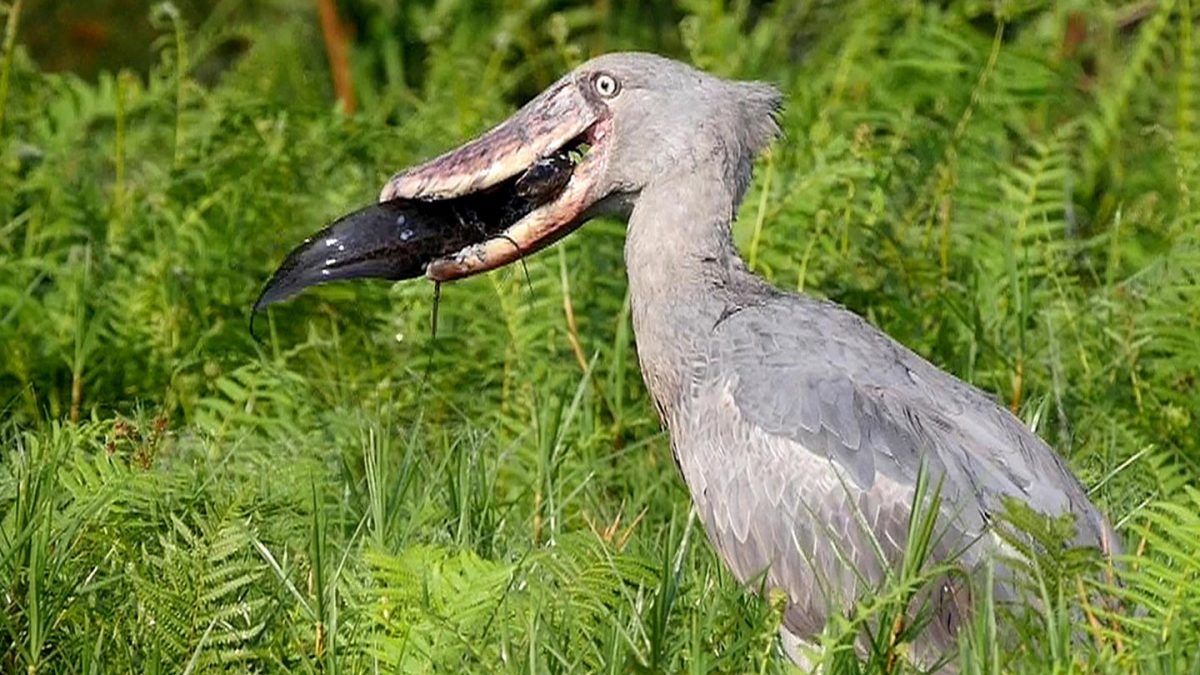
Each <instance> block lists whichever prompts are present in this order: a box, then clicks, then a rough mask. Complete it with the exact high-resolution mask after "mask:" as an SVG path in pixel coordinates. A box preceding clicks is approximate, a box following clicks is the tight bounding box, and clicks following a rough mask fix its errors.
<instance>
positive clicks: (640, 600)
mask: <svg viewBox="0 0 1200 675" xmlns="http://www.w3.org/2000/svg"><path fill="white" fill-rule="evenodd" d="M311 5H312V3H309V2H301V1H300V0H271V1H270V2H266V1H264V2H259V3H251V4H250V5H246V7H245V8H243V7H242V6H241V5H238V4H237V3H222V4H220V5H219V7H218V9H217V11H216V13H215V14H214V18H213V19H211V20H207V21H204V22H202V23H193V24H189V23H188V22H187V21H185V19H184V18H182V16H183V15H181V14H180V13H179V12H177V11H174V8H173V7H172V6H171V5H169V4H168V5H160V6H158V7H156V8H154V9H153V11H150V10H147V11H146V15H145V18H146V20H147V22H149V25H150V26H151V27H152V28H153V29H154V30H155V31H157V33H156V34H157V36H158V38H157V39H156V40H155V41H154V42H153V44H152V45H150V46H151V48H152V49H153V50H154V51H155V53H156V54H157V63H158V65H157V66H156V67H154V68H153V69H152V70H151V71H150V72H149V73H145V74H135V73H132V72H119V73H102V74H100V75H99V76H98V77H97V78H96V79H95V80H94V81H85V80H83V79H81V78H79V77H77V76H75V75H71V74H69V73H46V72H41V71H40V70H39V69H38V68H37V67H36V66H35V65H34V64H33V63H32V61H31V60H30V58H29V57H28V56H27V54H26V53H25V51H24V49H23V48H22V42H21V38H20V34H19V33H16V32H15V31H17V30H18V27H19V25H20V24H19V23H18V22H17V21H15V16H16V15H15V14H14V13H13V12H12V8H14V7H18V6H19V5H18V4H14V3H10V4H8V5H4V6H3V8H4V9H3V11H5V12H6V15H5V19H6V21H5V22H4V25H6V26H8V27H9V28H8V31H9V32H8V33H7V34H6V39H5V40H4V41H3V42H2V43H0V44H3V45H4V53H3V54H2V55H0V57H2V58H0V67H2V68H3V70H2V71H0V271H2V272H3V274H0V344H3V345H4V349H3V351H2V352H0V411H2V414H3V416H4V420H3V423H2V424H0V605H2V606H0V670H3V671H5V672H8V671H25V672H44V671H54V672H58V671H65V672H71V671H89V672H90V671H96V672H104V671H115V672H181V671H185V672H200V671H204V672H208V671H229V672H244V671H246V670H251V671H284V670H287V671H291V670H295V671H310V670H325V671H329V672H336V671H346V672H365V671H372V672H375V671H390V670H406V671H416V672H425V671H427V670H430V669H434V670H438V671H442V670H451V669H460V670H465V671H470V672H491V671H496V670H500V671H514V672H516V671H528V672H684V671H687V672H697V673H699V672H714V671H715V672H757V673H763V672H781V671H786V670H788V669H789V668H790V666H788V665H787V664H786V663H785V662H784V661H783V660H782V659H781V658H779V656H778V654H777V650H778V648H777V642H776V638H775V636H776V633H777V630H778V627H779V622H780V611H779V610H780V605H779V604H778V603H777V602H776V600H778V599H773V598H770V597H767V598H760V597H758V596H756V595H754V594H751V593H747V592H746V591H745V590H744V589H742V588H741V587H740V586H739V584H737V583H736V582H735V581H734V580H733V579H732V578H731V577H730V576H729V575H728V573H727V572H725V571H724V570H723V568H722V567H721V565H720V563H719V562H718V561H717V560H716V558H715V556H714V554H713V552H712V551H711V549H710V548H709V547H708V545H707V543H706V542H705V541H704V537H703V535H702V532H701V529H700V528H699V527H698V525H697V524H696V522H695V520H694V519H693V517H692V516H691V515H690V512H689V502H688V497H687V494H686V491H685V490H684V488H683V486H682V484H681V481H680V480H679V478H678V476H677V474H676V471H675V467H674V465H673V461H672V459H671V455H670V451H669V448H668V447H667V443H666V440H665V438H664V436H663V435H662V434H661V433H660V432H659V429H658V421H657V417H656V415H655V413H654V411H653V409H652V407H651V406H650V405H649V404H648V401H647V399H646V395H645V393H644V391H643V389H642V385H641V382H640V377H639V376H638V375H637V364H636V358H635V356H634V344H633V338H632V333H631V329H630V326H629V298H628V295H627V292H626V288H625V283H624V275H623V272H622V268H621V264H622V261H621V241H622V235H623V230H622V226H621V225H620V224H619V223H614V222H607V221H601V222H596V223H592V224H590V225H588V227H586V228H583V230H582V231H581V232H579V233H578V234H577V235H575V236H573V237H572V238H570V239H568V240H566V241H564V242H562V243H561V244H559V245H558V246H557V247H556V249H555V250H551V251H548V252H545V253H542V254H540V255H537V256H534V257H533V258H531V259H529V260H528V279H526V277H525V274H524V273H523V271H522V270H520V269H519V268H518V269H514V270H504V271H499V272H496V273H493V274H490V275H487V276H485V277H481V278H477V279H473V280H470V281H467V282H464V283H460V284H455V285H453V286H449V287H447V288H445V289H444V292H443V296H442V305H441V308H440V321H439V335H438V337H437V339H436V340H434V339H432V338H431V337H430V336H429V304H430V298H431V290H430V289H429V288H428V286H427V285H425V284H421V283H406V284H398V285H395V286H394V287H392V288H390V289H389V288H387V287H386V286H384V285H382V284H358V285H350V284H348V285H332V286H329V287H325V288H322V289H319V290H317V291H314V292H312V293H308V294H306V295H305V296H303V297H301V298H299V299H297V300H296V301H294V302H291V303H289V304H287V305H283V306H281V307H278V308H273V309H272V310H271V311H270V312H269V313H268V314H267V315H265V316H262V317H259V324H258V327H259V330H260V334H261V335H262V336H263V337H264V341H263V342H262V343H258V342H256V341H255V340H254V339H253V338H252V337H251V336H250V335H249V332H248V331H247V312H248V308H249V306H250V304H251V303H252V301H253V299H254V297H255V295H256V292H257V290H258V288H259V287H260V285H261V284H262V283H263V281H264V280H265V279H266V278H267V276H268V275H269V273H270V272H271V270H272V269H273V267H274V266H275V264H277V263H278V261H279V260H280V259H281V257H282V255H283V254H284V253H285V252H286V251H287V250H288V249H289V248H290V246H291V245H293V244H294V243H295V242H297V241H299V240H300V239H301V238H303V237H304V236H307V235H308V234H310V233H311V232H312V231H314V230H316V229H317V228H318V227H320V226H321V225H322V224H323V223H326V222H328V221H329V220H331V219H332V218H333V217H335V216H337V215H338V214H340V213H343V212H345V211H348V210H350V209H351V208H353V207H355V206H357V205H361V204H364V203H367V202H368V201H370V200H372V199H374V196H375V195H376V194H377V190H378V186H379V185H380V184H381V183H382V181H383V180H384V179H385V178H386V177H387V176H388V175H390V174H391V173H392V172H393V171H395V170H396V169H397V168H399V167H402V166H406V165H409V164H411V163H413V162H416V161H418V160H420V159H421V158H424V157H428V156H430V155H431V154H433V153H435V152H438V151H440V150H444V149H445V148H447V147H449V146H451V145H454V144H456V143H457V142H459V141H460V140H461V139H463V138H465V137H467V136H469V135H471V134H473V133H475V132H478V131H479V130H481V129H483V128H484V127H486V126H487V125H489V124H491V123H493V122H495V121H497V120H499V119H500V118H502V117H503V116H504V115H505V114H507V113H508V112H509V111H511V110H512V109H514V107H515V106H517V105H519V104H520V103H521V102H522V101H523V100H524V99H525V98H527V97H528V96H529V95H531V94H532V93H534V92H536V91H537V90H539V89H540V88H542V87H544V86H545V85H546V84H548V83H549V82H551V81H552V80H553V79H554V78H556V77H557V76H558V75H559V74H560V73H561V72H562V71H563V70H564V69H565V68H568V67H570V66H571V65H574V64H576V63H578V62H580V61H581V60H583V59H584V58H586V57H587V56H589V55H591V54H593V53H597V52H600V51H604V50H611V49H618V48H638V49H648V50H654V51H660V52H664V53H667V54H670V55H673V56H676V57H680V58H685V59H688V60H691V61H692V62H694V63H697V64H699V65H702V66H704V67H706V68H709V69H711V70H713V71H715V72H718V73H720V74H722V75H727V76H732V77H739V78H756V79H765V80H770V81H773V82H775V83H777V84H778V85H779V86H780V87H781V88H782V89H783V90H784V92H785V93H786V95H787V108H786V110H785V112H784V113H783V118H782V125H783V127H784V130H785V133H786V139H785V140H784V141H783V142H781V143H779V144H777V145H776V146H775V147H774V148H773V149H772V151H771V152H770V153H769V155H768V156H767V157H765V158H764V159H763V161H762V162H761V163H760V165H759V167H758V172H757V178H756V181H755V183H754V186H753V187H752V189H751V193H750V194H749V195H748V197H747V200H746V203H745V206H744V207H743V210H742V213H741V217H740V219H739V221H738V224H737V227H736V231H735V235H736V237H737V239H738V242H739V245H740V246H741V247H742V251H743V253H744V255H745V257H746V258H747V260H748V261H749V262H750V264H751V266H752V267H753V268H754V269H755V270H756V271H758V272H759V273H761V274H763V275H765V276H767V277H768V278H770V279H771V280H772V281H774V282H775V283H776V284H777V285H779V286H781V287H785V288H789V289H797V288H798V289H803V290H805V291H806V292H811V293H816V294H820V295H824V296H827V297H831V298H833V299H836V300H838V301H839V302H842V303H844V304H846V305H848V306H850V307H851V308H853V309H854V310H856V311H858V312H859V313H861V314H863V315H864V316H866V317H868V318H869V319H870V320H871V321H872V322H874V323H875V324H877V325H879V326H881V327H882V328H884V329H885V330H887V331H888V332H889V333H891V334H892V335H893V336H895V337H896V338H897V339H899V340H900V341H902V342H904V343H905V344H907V345H910V346H911V347H913V348H914V349H916V350H917V351H919V352H920V353H922V354H924V355H926V356H928V357H929V358H930V359H931V360H933V361H934V362H935V363H938V364H939V365H941V366H943V367H945V368H947V369H949V370H950V371H952V372H955V373H956V374H958V375H960V376H962V377H963V378H965V379H967V380H969V381H972V382H974V383H975V384H977V385H979V386H980V387H982V388H983V389H985V390H987V391H989V392H993V393H995V394H996V395H997V396H998V399H999V400H1001V401H1002V402H1003V403H1004V405H1007V406H1009V407H1011V409H1013V410H1014V411H1016V412H1017V413H1018V414H1019V415H1021V416H1022V418H1023V419H1024V420H1026V421H1027V422H1028V423H1029V424H1030V425H1031V426H1033V427H1034V428H1036V429H1037V431H1038V432H1039V433H1041V434H1042V435H1043V436H1045V437H1046V438H1047V439H1049V440H1050V441H1051V442H1052V443H1053V444H1054V445H1055V447H1057V448H1058V449H1059V450H1060V451H1061V452H1062V453H1063V454H1064V456H1065V457H1066V458H1067V459H1068V461H1069V462H1070V464H1071V466H1072V468H1073V469H1074V470H1075V471H1076V472H1077V473H1078V475H1080V476H1081V478H1082V479H1083V480H1084V482H1085V483H1086V484H1087V485H1088V486H1090V487H1091V490H1092V495H1093V498H1094V499H1095V500H1096V501H1097V503H1099V504H1100V505H1101V506H1102V508H1103V509H1104V510H1105V511H1106V512H1107V513H1109V514H1110V515H1111V516H1112V520H1113V522H1114V523H1115V524H1117V527H1118V532H1119V533H1120V535H1121V537H1122V539H1123V541H1124V543H1125V554H1124V556H1123V557H1122V558H1121V559H1120V560H1119V561H1117V563H1116V564H1115V565H1112V566H1108V565H1106V564H1102V563H1101V562H1099V561H1096V560H1095V559H1094V557H1089V556H1086V555H1083V554H1081V553H1080V552H1075V551H1071V550H1070V549H1069V548H1068V549H1064V548H1063V547H1062V545H1061V544H1062V542H1063V540H1064V526H1063V524H1055V523H1053V522H1042V521H1040V520H1038V519H1036V518H1032V517H1026V516H1028V514H1025V516H1022V515H1021V513H1020V509H1019V508H1018V509H1015V511H1014V514H1013V515H1012V518H1011V519H1010V522H1009V524H1010V525H1011V526H1012V528H1013V531H1012V532H1010V533H1009V534H1011V535H1012V537H1011V542H1012V543H1013V544H1014V551H1015V552H1017V553H1020V554H1021V555H1020V556H1018V558H1017V561H1018V563H1019V564H1014V565H1013V568H1014V569H1015V570H1017V572H1018V573H1019V574H1020V575H1022V576H1023V578H1025V579H1027V580H1028V581H1029V589H1030V592H1031V593H1032V594H1033V595H1034V597H1035V599H1036V602H1035V603H1034V604H1033V609H1032V610H1031V611H1029V612H1027V613H1020V614H1016V615H1014V613H1012V612H1009V611H1008V610H1007V608H1005V607H1004V606H1003V604H1002V602H1001V600H1002V599H997V598H994V597H993V596H992V594H991V593H990V592H982V593H981V594H979V595H978V596H976V597H977V600H978V601H977V602H976V603H975V606H976V608H977V611H976V612H975V614H974V616H973V619H972V624H971V627H970V629H969V630H967V631H964V632H963V634H962V635H961V642H962V645H963V650H962V656H961V659H960V663H961V666H962V669H963V671H964V672H977V673H985V672H986V673H998V672H1033V673H1043V672H1111V673H1124V672H1146V673H1175V672H1195V671H1196V670H1197V668H1200V661H1198V660H1197V659H1200V656H1198V655H1200V644H1198V640H1197V637H1196V636H1197V635H1200V595H1198V593H1197V590H1196V589H1197V588H1198V587H1200V584H1197V575H1198V574H1200V554H1198V553H1197V547H1196V545H1195V542H1196V541H1200V520H1198V518H1200V516H1197V514H1198V513H1200V493H1198V492H1197V491H1196V490H1195V489H1194V488H1193V487H1192V486H1193V485H1194V483H1195V480H1196V476H1197V475H1198V474H1200V435H1198V434H1197V433H1196V431H1195V429H1196V423H1197V415H1200V390H1198V387H1200V384H1198V380H1200V340H1198V339H1197V338H1196V336H1197V335H1200V309H1198V308H1200V227H1197V226H1198V225H1200V221H1198V220H1197V217H1196V215H1195V213H1196V211H1195V203H1196V195H1197V194H1198V190H1200V164H1198V163H1197V162H1198V161H1200V160H1197V157H1198V156H1200V155H1198V153H1197V150H1198V149H1200V131H1198V129H1197V119H1198V117H1197V105H1198V103H1197V100H1198V95H1197V92H1196V87H1197V81H1198V75H1200V73H1198V66H1197V59H1196V49H1197V46H1196V37H1195V30H1194V29H1195V21H1196V16H1195V12H1196V10H1195V8H1194V7H1193V6H1192V3H1191V2H1187V1H1177V2H1173V3H1171V2H1164V3H1157V4H1146V5H1143V4H1140V3H1134V4H1133V5H1132V6H1131V5H1129V4H1128V3H1085V2H1061V3H1049V2H1039V1H1036V0H1033V1H1028V2H1026V1H1022V2H996V3H992V2H977V1H974V0H963V1H956V2H938V3H932V2H930V3H920V2H912V3H879V2H869V1H867V0H859V1H856V2H848V3H822V2H776V3H767V2H757V1H753V2H752V1H749V0H746V1H735V2H731V3H714V2H699V1H696V0H678V1H677V2H673V3H635V2H592V3H575V2H566V1H556V2H528V3H504V5H503V7H499V6H496V5H495V4H494V3H487V2H482V1H465V0H463V1H451V0H444V1H443V0H438V1H434V2H425V3H385V2H376V1H374V0H355V1H353V2H346V3H344V4H343V6H342V9H343V10H344V13H345V16H346V17H347V18H348V19H349V20H351V21H353V22H354V25H355V27H356V29H357V32H356V34H357V41H356V42H355V44H354V46H353V50H352V54H351V71H352V75H353V80H354V82H355V86H356V92H357V94H358V97H359V104H360V106H359V111H358V112H357V113H356V114H354V115H350V116H348V115H345V114H343V113H342V112H340V109H339V108H338V107H337V105H336V104H335V103H334V101H333V100H332V91H331V89H332V88H331V87H330V86H329V84H328V79H329V77H328V70H327V65H326V60H325V56H324V53H323V51H322V45H321V39H320V37H321V36H320V30H319V27H318V23H317V20H316V17H315V14H314V10H313V9H312V7H311ZM1131 7H1132V9H1131ZM10 19H14V20H10ZM928 495H929V499H932V500H933V501H936V490H932V489H930V490H929V492H928ZM928 513H929V511H928V510H925V509H917V515H916V516H915V517H914V520H913V522H912V527H911V528H910V530H911V533H910V539H912V540H913V541H915V542H921V541H924V542H926V544H929V543H930V542H931V539H930V538H931V537H934V533H935V532H936V531H937V530H936V523H935V522H934V521H933V519H932V518H929V517H927V516H928ZM922 514H924V515H922ZM1025 544H1028V545H1025ZM909 554H910V556H909V557H908V558H906V559H905V561H904V565H902V566H901V568H900V569H897V570H895V574H894V578H891V579H889V580H888V581H887V583H886V584H884V585H883V586H882V587H881V588H878V589H873V590H872V593H870V594H869V595H868V596H867V597H864V598H863V599H862V602H861V603H860V604H859V605H858V607H857V608H856V609H855V611H854V612H852V613H850V614H849V615H848V616H846V617H839V619H838V620H837V621H834V622H832V623H831V625H830V627H829V628H828V630H827V631H826V634H825V635H823V636H822V640H821V642H822V644H823V645H825V646H826V647H827V652H826V657H825V663H826V665H827V666H828V667H829V668H830V670H831V671H832V672H904V671H905V670H906V669H909V666H907V665H906V662H905V659H904V658H903V657H904V655H905V654H906V653H907V652H906V649H907V645H906V642H907V641H908V639H909V638H910V637H911V635H912V634H913V632H914V631H919V630H921V629H922V624H921V622H919V621H918V622H915V623H912V624H907V623H905V624H903V625H901V626H900V630H898V631H896V630H892V628H893V626H896V625H897V624H896V621H895V619H896V618H897V617H898V616H900V615H901V612H902V610H905V609H909V610H911V609H914V608H916V607H919V606H920V604H921V603H922V601H923V600H924V599H925V598H926V597H927V593H928V592H929V591H930V589H931V588H933V586H932V585H933V584H936V583H940V582H941V580H942V579H944V578H945V576H946V574H948V573H950V572H952V571H953V568H954V566H953V561H950V562H948V563H946V564H945V565H941V564H934V563H932V562H931V561H930V558H929V549H928V547H922V546H919V545H914V546H913V547H912V549H911V550H910V552H909ZM986 572H987V573H989V574H1000V573H1002V570H1000V569H996V570H986ZM1014 629H1015V630H1014ZM864 630H865V631H867V632H868V633H870V635H871V637H873V638H874V639H873V641H870V644H871V645H872V646H871V648H869V649H867V650H866V652H865V653H864V652H861V651H856V650H854V649H852V648H851V647H850V645H852V644H854V643H855V641H856V640H858V639H859V638H860V636H861V635H862V634H863V631H864Z"/></svg>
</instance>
